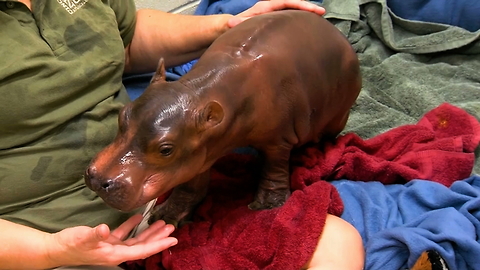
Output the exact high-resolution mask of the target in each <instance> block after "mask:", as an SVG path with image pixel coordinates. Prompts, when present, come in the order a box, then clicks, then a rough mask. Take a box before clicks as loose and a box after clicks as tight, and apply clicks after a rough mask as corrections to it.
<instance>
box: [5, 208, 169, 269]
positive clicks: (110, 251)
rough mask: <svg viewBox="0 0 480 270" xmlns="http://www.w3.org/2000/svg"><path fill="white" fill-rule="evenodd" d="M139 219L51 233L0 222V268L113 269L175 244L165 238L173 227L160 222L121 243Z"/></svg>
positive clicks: (136, 217) (136, 216) (139, 217)
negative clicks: (111, 267)
mask: <svg viewBox="0 0 480 270" xmlns="http://www.w3.org/2000/svg"><path fill="white" fill-rule="evenodd" d="M141 219H142V217H141V215H135V216H132V217H131V218H130V219H128V220H127V221H125V222H124V223H123V224H122V225H120V226H119V227H118V228H117V229H116V230H113V231H110V229H109V228H108V226H107V225H105V224H101V225H98V226H96V227H94V228H91V227H87V226H78V227H72V228H67V229H64V230H62V231H60V232H58V233H53V234H50V233H45V232H42V231H39V230H36V229H33V228H30V227H27V226H23V225H19V224H16V223H12V222H10V221H6V220H2V219H0V228H2V230H1V231H0V243H2V244H1V245H0V269H10V270H14V269H46V268H53V267H58V266H75V265H109V266H114V265H118V264H120V263H122V262H124V261H130V260H136V259H143V258H146V257H149V256H151V255H153V254H156V253H158V252H160V251H162V250H165V249H167V248H169V247H170V246H173V245H175V244H176V243H177V239H175V238H173V237H168V235H170V234H171V233H172V232H173V230H174V227H173V226H172V225H165V223H164V222H163V221H158V222H156V223H154V224H152V225H151V226H150V227H149V228H147V229H146V230H145V231H143V232H142V233H141V234H139V235H138V236H136V237H134V238H130V239H127V240H124V239H125V238H126V236H127V235H128V233H129V232H130V231H131V230H132V229H133V228H134V227H135V226H136V225H137V224H138V223H139V222H140V221H141Z"/></svg>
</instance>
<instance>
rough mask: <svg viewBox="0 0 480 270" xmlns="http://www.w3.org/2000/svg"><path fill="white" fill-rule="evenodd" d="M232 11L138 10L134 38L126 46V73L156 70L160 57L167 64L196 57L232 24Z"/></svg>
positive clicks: (174, 63)
mask: <svg viewBox="0 0 480 270" xmlns="http://www.w3.org/2000/svg"><path fill="white" fill-rule="evenodd" d="M231 17H232V15H228V14H222V15H210V16H195V15H180V14H171V13H167V12H163V11H159V10H148V9H143V10H139V11H138V12H137V23H136V27H135V34H134V36H133V40H132V42H131V43H130V44H129V45H128V47H127V49H126V66H125V73H140V72H150V71H154V70H155V69H156V67H157V64H158V60H159V59H160V57H163V58H164V59H165V65H166V66H174V65H178V64H182V63H185V62H188V61H190V60H193V59H195V58H197V57H199V56H200V55H201V53H202V52H203V51H204V50H205V49H206V48H207V47H208V46H209V45H210V44H211V43H212V42H213V41H214V40H215V39H216V38H217V37H218V36H219V35H220V34H222V33H223V32H225V31H226V30H227V29H228V28H229V27H228V25H227V21H228V20H229V19H230V18H231Z"/></svg>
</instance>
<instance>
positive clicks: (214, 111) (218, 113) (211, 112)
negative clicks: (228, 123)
mask: <svg viewBox="0 0 480 270" xmlns="http://www.w3.org/2000/svg"><path fill="white" fill-rule="evenodd" d="M223 116H224V112H223V107H222V105H220V104H219V103H218V102H216V101H210V102H209V103H208V104H207V105H206V106H205V107H204V108H203V109H202V110H201V111H200V113H199V115H198V117H197V127H198V128H199V130H202V131H203V130H207V129H209V128H211V127H214V126H216V125H218V124H220V123H221V122H222V120H223Z"/></svg>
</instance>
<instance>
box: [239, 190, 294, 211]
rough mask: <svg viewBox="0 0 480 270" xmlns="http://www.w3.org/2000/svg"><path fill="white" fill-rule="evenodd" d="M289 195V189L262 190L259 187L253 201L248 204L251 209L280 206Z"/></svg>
mask: <svg viewBox="0 0 480 270" xmlns="http://www.w3.org/2000/svg"><path fill="white" fill-rule="evenodd" d="M289 196H290V190H289V189H278V190H264V189H259V190H258V192H257V195H256V196H255V201H253V202H252V203H250V204H249V205H248V208H250V209H251V210H263V209H272V208H276V207H280V206H282V205H284V204H285V201H286V200H287V199H288V197H289Z"/></svg>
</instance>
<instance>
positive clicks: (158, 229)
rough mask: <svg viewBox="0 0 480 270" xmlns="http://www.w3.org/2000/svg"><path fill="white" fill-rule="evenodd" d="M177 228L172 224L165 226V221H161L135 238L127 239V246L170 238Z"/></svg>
mask: <svg viewBox="0 0 480 270" xmlns="http://www.w3.org/2000/svg"><path fill="white" fill-rule="evenodd" d="M174 230H175V227H174V226H173V225H171V224H165V221H163V220H159V221H157V222H155V223H153V224H152V225H150V226H149V227H148V228H147V229H145V230H144V231H143V232H141V233H140V234H139V235H137V236H136V237H134V238H131V239H127V240H126V241H125V244H127V245H133V244H135V243H138V242H142V241H147V240H153V241H155V240H160V239H163V238H166V237H167V236H169V235H170V234H171V233H172V232H173V231H174Z"/></svg>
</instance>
